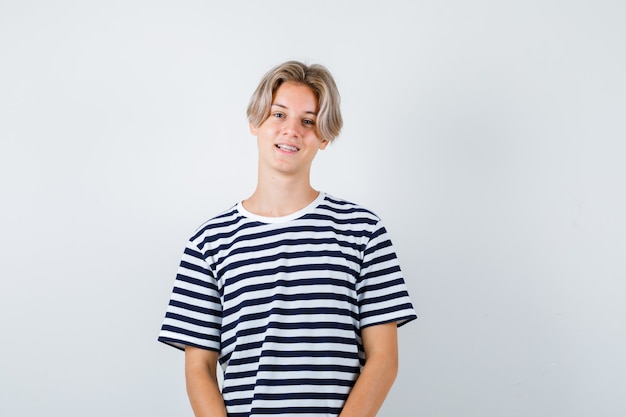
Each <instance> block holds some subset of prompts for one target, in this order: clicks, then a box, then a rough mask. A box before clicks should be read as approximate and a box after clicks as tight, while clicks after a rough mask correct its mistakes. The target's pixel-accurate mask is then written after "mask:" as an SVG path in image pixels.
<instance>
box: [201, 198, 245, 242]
mask: <svg viewBox="0 0 626 417" xmlns="http://www.w3.org/2000/svg"><path fill="white" fill-rule="evenodd" d="M241 220H242V216H241V215H240V214H239V211H238V210H237V204H234V205H232V206H230V207H229V208H228V209H226V210H223V211H222V212H220V213H218V214H217V215H215V216H213V217H211V218H210V219H208V220H206V221H205V222H203V223H202V224H200V226H198V227H197V228H196V229H195V231H194V232H193V235H192V236H191V238H190V239H189V240H190V241H192V242H194V241H195V242H198V241H201V240H204V239H205V238H206V237H207V236H214V235H219V234H222V233H226V232H228V231H230V230H232V229H233V228H236V227H237V225H238V223H240V222H241Z"/></svg>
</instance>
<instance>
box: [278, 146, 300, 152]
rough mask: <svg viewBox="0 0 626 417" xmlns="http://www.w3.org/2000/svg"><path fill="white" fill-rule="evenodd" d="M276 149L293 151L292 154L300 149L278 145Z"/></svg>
mask: <svg viewBox="0 0 626 417" xmlns="http://www.w3.org/2000/svg"><path fill="white" fill-rule="evenodd" d="M276 147H277V148H279V149H284V150H286V151H291V152H296V151H298V148H296V147H295V146H290V145H283V144H278V145H276Z"/></svg>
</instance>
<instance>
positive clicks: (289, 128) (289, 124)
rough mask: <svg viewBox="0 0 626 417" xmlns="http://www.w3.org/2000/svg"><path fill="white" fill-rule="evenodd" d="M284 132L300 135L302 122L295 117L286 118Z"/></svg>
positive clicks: (289, 134)
mask: <svg viewBox="0 0 626 417" xmlns="http://www.w3.org/2000/svg"><path fill="white" fill-rule="evenodd" d="M283 134H285V135H288V136H293V137H299V136H300V123H299V122H298V120H297V119H295V118H289V119H287V120H285V122H284V124H283Z"/></svg>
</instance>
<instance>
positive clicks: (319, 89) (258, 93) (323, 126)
mask: <svg viewBox="0 0 626 417" xmlns="http://www.w3.org/2000/svg"><path fill="white" fill-rule="evenodd" d="M287 81H290V82H294V83H298V84H302V85H306V86H308V87H310V88H311V89H312V90H313V92H314V93H315V95H316V97H317V104H318V114H317V122H316V127H317V132H318V135H319V137H320V138H321V139H325V140H327V141H329V142H332V141H333V140H334V139H335V138H336V137H337V136H339V133H340V132H341V128H342V126H343V118H342V117H341V109H340V102H341V98H340V96H339V90H338V89H337V85H336V84H335V80H334V79H333V76H332V75H331V73H330V71H328V69H326V67H324V66H323V65H319V64H313V65H305V64H303V63H301V62H298V61H287V62H285V63H283V64H280V65H278V66H276V67H274V68H272V69H271V70H269V71H268V72H267V73H266V74H265V75H264V76H263V78H262V79H261V82H260V83H259V85H258V87H257V88H256V90H255V91H254V94H252V97H251V98H250V104H248V110H247V112H246V113H247V115H248V121H249V122H250V124H251V125H252V126H254V127H259V126H261V125H262V124H263V122H265V120H267V118H268V117H269V115H270V108H271V106H272V101H273V99H274V94H275V93H276V90H277V89H278V87H280V86H281V84H283V83H284V82H287Z"/></svg>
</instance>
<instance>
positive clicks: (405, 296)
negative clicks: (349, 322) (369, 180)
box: [356, 221, 417, 328]
mask: <svg viewBox="0 0 626 417" xmlns="http://www.w3.org/2000/svg"><path fill="white" fill-rule="evenodd" d="M356 289H357V298H358V304H359V319H360V326H361V328H364V327H368V326H373V325H376V324H384V323H390V322H396V323H397V324H398V326H401V325H403V324H405V323H408V322H409V321H412V320H414V319H416V318H417V315H416V314H415V310H414V308H413V304H412V302H411V299H410V297H409V293H408V290H407V287H406V283H405V281H404V277H403V275H402V271H401V269H400V264H399V261H398V257H397V256H396V253H395V250H394V248H393V244H392V243H391V240H390V238H389V236H388V233H387V230H386V229H385V227H384V226H383V224H382V223H381V222H380V221H378V223H377V224H376V228H375V229H374V231H373V232H372V234H371V236H370V238H369V240H368V242H367V244H366V247H365V251H364V255H363V262H362V265H361V274H360V277H359V280H358V282H357V287H356Z"/></svg>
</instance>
